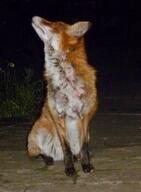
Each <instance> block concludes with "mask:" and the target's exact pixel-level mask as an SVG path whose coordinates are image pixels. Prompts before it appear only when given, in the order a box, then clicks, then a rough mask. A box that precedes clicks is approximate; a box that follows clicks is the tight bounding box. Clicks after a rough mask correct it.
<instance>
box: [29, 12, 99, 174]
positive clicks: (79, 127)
mask: <svg viewBox="0 0 141 192" xmlns="http://www.w3.org/2000/svg"><path fill="white" fill-rule="evenodd" d="M32 26H33V28H34V29H35V31H36V32H37V34H38V36H39V37H40V39H41V40H42V41H43V43H44V54H45V70H44V78H45V80H46V81H47V97H46V99H45V101H44V106H43V109H42V112H41V116H40V117H39V119H38V120H37V121H36V122H35V123H34V125H33V127H32V129H31V132H30V134H29V137H28V151H29V154H30V155H33V156H37V155H42V157H43V158H44V159H46V163H47V160H48V159H51V158H52V159H54V160H61V159H64V162H65V172H66V174H67V175H73V174H75V168H74V165H73V158H72V157H73V155H75V156H79V157H80V159H81V164H82V169H83V170H84V172H91V171H93V166H92V164H91V163H90V158H89V151H88V143H89V138H90V136H89V127H88V125H89V122H90V120H91V118H92V117H93V115H94V113H95V111H96V108H97V92H96V86H95V84H96V72H95V69H94V68H92V67H91V66H90V65H89V64H88V63H87V55H86V51H85V44H84V37H83V36H84V34H85V33H86V32H87V31H88V29H89V27H90V22H88V21H81V22H77V23H75V24H73V25H69V24H66V23H64V22H50V21H47V20H45V19H43V18H41V17H37V16H36V17H33V19H32Z"/></svg>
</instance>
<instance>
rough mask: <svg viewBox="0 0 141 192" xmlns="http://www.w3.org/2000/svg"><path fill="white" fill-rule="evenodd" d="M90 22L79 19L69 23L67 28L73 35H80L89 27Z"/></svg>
mask: <svg viewBox="0 0 141 192" xmlns="http://www.w3.org/2000/svg"><path fill="white" fill-rule="evenodd" d="M90 26H91V23H90V22H89V21H80V22H77V23H75V24H73V25H71V26H70V27H69V29H68V31H67V32H68V33H69V34H70V35H72V36H75V37H82V36H83V35H84V34H85V33H86V32H87V31H88V29H89V28H90Z"/></svg>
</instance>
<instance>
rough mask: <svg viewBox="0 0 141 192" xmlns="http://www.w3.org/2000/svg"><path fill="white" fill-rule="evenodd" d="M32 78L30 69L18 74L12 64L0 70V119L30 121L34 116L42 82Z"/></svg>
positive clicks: (32, 72) (32, 74) (32, 73)
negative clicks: (24, 119)
mask: <svg viewBox="0 0 141 192" xmlns="http://www.w3.org/2000/svg"><path fill="white" fill-rule="evenodd" d="M33 77H34V71H33V70H32V69H31V68H28V69H27V68H26V69H24V71H23V74H18V73H17V72H16V66H15V64H14V63H8V64H7V66H6V68H5V69H4V70H2V69H1V70H0V119H3V118H27V119H31V117H32V116H33V114H35V111H36V106H37V101H38V100H39V97H41V93H42V88H43V81H42V80H38V81H35V80H33Z"/></svg>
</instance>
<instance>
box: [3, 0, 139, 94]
mask: <svg viewBox="0 0 141 192" xmlns="http://www.w3.org/2000/svg"><path fill="white" fill-rule="evenodd" d="M35 15H38V16H41V17H44V18H47V19H48V20H52V21H54V20H62V21H65V22H68V23H73V22H76V21H79V20H89V21H91V22H92V23H93V26H92V28H91V30H90V31H89V32H88V33H87V34H86V47H87V53H88V58H89V62H90V64H91V65H93V66H95V67H96V69H97V75H98V89H99V94H100V95H104V96H106V95H116V96H117V95H123V96H126V95H127V96H131V97H137V96H140V95H141V91H140V86H141V45H140V43H141V35H140V34H141V15H140V5H139V3H138V4H137V2H136V3H135V1H126V0H125V1H124V0H99V1H96V0H86V1H83V0H71V1H69V0H58V1H57V0H46V1H44V0H40V1H35V0H23V1H20V0H9V1H8V0H1V1H0V65H1V67H4V66H5V63H8V62H13V63H15V65H16V67H17V68H18V70H19V73H22V70H23V68H25V67H32V68H33V69H34V70H35V77H36V78H40V77H41V74H42V70H43V60H44V59H43V44H42V42H41V41H40V40H39V38H38V37H37V35H36V34H35V32H34V30H33V29H32V27H31V18H32V16H35Z"/></svg>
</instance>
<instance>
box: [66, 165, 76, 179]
mask: <svg viewBox="0 0 141 192" xmlns="http://www.w3.org/2000/svg"><path fill="white" fill-rule="evenodd" d="M65 173H66V175H67V176H70V177H71V176H74V175H76V170H75V168H74V167H67V168H65Z"/></svg>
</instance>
